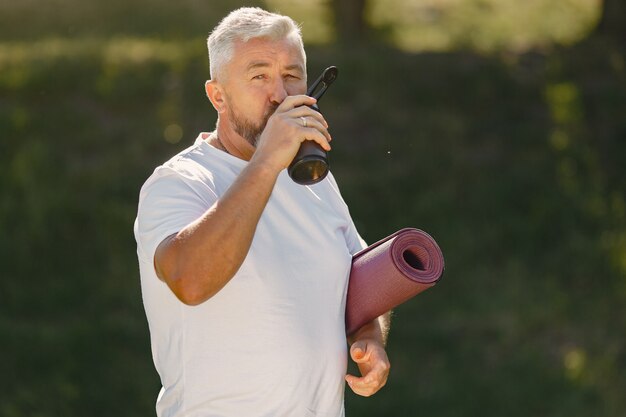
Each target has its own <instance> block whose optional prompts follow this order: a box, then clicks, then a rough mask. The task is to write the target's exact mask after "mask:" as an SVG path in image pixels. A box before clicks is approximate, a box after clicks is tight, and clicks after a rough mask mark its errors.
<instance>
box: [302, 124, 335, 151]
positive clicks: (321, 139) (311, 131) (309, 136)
mask: <svg viewBox="0 0 626 417" xmlns="http://www.w3.org/2000/svg"><path fill="white" fill-rule="evenodd" d="M300 130H301V131H302V132H303V134H302V136H301V137H300V139H302V142H304V141H305V140H312V141H314V142H317V143H318V144H319V145H320V146H321V147H322V148H324V149H325V150H327V151H330V150H331V149H332V148H331V146H330V143H328V139H327V138H326V136H324V134H322V133H321V132H320V131H319V130H317V129H315V128H313V127H302V128H301V129H300Z"/></svg>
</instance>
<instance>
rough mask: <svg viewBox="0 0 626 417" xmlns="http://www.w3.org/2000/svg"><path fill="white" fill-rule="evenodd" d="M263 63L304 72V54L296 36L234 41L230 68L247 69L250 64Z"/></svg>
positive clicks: (257, 64)
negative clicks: (296, 68) (294, 68)
mask: <svg viewBox="0 0 626 417" xmlns="http://www.w3.org/2000/svg"><path fill="white" fill-rule="evenodd" d="M263 64H266V65H267V64H272V65H276V64H278V65H280V66H283V67H290V68H293V67H298V69H299V70H300V71H301V72H302V73H303V74H306V55H305V53H304V49H303V47H302V44H301V43H300V42H299V40H298V39H297V37H296V38H294V37H286V38H282V39H271V38H266V37H258V38H252V39H249V40H247V41H243V40H237V41H235V42H234V44H233V55H232V56H231V59H230V62H229V66H231V70H242V69H248V68H249V67H250V66H259V65H263ZM233 67H236V68H233Z"/></svg>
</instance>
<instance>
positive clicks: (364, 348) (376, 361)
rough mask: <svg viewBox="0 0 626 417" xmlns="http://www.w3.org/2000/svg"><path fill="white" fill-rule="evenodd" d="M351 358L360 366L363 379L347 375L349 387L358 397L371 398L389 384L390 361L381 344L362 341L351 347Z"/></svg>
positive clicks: (373, 341)
mask: <svg viewBox="0 0 626 417" xmlns="http://www.w3.org/2000/svg"><path fill="white" fill-rule="evenodd" d="M350 357H351V358H352V360H353V361H354V362H356V364H357V365H358V366H359V370H360V371H361V377H357V376H354V375H346V381H347V382H348V385H349V386H350V388H351V389H352V391H354V392H355V393H356V394H358V395H362V396H364V397H369V396H370V395H373V394H375V393H376V392H377V391H378V390H380V389H381V388H382V387H383V386H384V385H385V384H386V383H387V376H388V375H389V368H390V364H389V359H388V358H387V352H385V348H384V346H383V345H382V343H381V342H379V341H377V340H375V339H360V340H357V341H356V342H354V343H353V344H352V346H351V347H350Z"/></svg>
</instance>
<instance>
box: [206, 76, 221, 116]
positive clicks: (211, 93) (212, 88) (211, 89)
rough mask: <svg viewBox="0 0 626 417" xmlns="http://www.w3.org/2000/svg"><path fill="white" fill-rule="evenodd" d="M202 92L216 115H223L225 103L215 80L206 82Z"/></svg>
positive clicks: (219, 86)
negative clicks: (204, 92)
mask: <svg viewBox="0 0 626 417" xmlns="http://www.w3.org/2000/svg"><path fill="white" fill-rule="evenodd" d="M204 90H205V91H206V96H207V97H208V98H209V100H210V101H211V104H213V107H214V108H215V110H216V111H217V112H218V113H223V112H224V111H225V110H226V103H225V94H224V91H223V89H222V86H221V85H220V84H219V83H218V82H217V81H215V80H208V81H207V82H206V83H204Z"/></svg>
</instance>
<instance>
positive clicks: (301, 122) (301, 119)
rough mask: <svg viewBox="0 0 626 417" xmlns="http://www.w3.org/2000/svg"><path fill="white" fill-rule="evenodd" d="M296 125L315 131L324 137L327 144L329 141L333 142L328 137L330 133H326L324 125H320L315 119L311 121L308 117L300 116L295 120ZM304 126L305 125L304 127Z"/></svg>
mask: <svg viewBox="0 0 626 417" xmlns="http://www.w3.org/2000/svg"><path fill="white" fill-rule="evenodd" d="M296 123H297V124H298V125H299V126H301V127H304V128H313V129H317V130H318V131H319V132H320V133H321V134H322V135H324V137H325V138H326V141H327V142H330V141H331V140H333V138H332V137H331V136H330V133H329V132H328V130H327V129H326V127H325V126H324V125H322V124H321V123H320V122H319V121H318V120H316V119H312V118H310V117H305V116H301V117H298V118H297V119H296ZM305 124H306V125H305Z"/></svg>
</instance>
